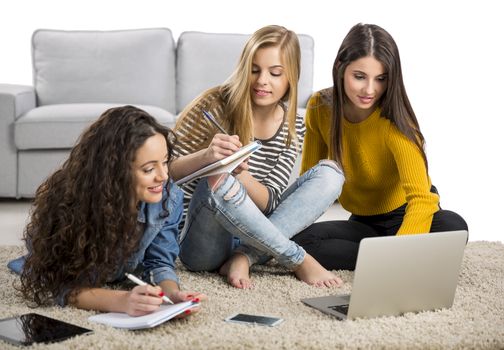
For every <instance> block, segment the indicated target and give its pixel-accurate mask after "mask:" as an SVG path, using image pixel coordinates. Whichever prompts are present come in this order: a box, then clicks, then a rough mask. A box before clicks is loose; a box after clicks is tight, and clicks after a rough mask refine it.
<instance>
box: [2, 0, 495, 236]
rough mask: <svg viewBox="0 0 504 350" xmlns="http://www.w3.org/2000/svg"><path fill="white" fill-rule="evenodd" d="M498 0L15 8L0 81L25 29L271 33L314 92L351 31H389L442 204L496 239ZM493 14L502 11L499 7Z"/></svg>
mask: <svg viewBox="0 0 504 350" xmlns="http://www.w3.org/2000/svg"><path fill="white" fill-rule="evenodd" d="M498 3H499V1H491V0H488V1H487V0H479V1H464V0H461V1H442V0H439V1H425V0H424V1H416V2H415V3H413V2H411V1H387V0H380V1H377V0H360V1H350V0H347V1H331V0H323V1H322V0H311V1H310V0H304V1H299V0H278V1H275V0H269V1H249V2H245V1H242V0H229V1H224V0H214V1H209V0H194V1H191V0H178V1H172V0H165V1H149V0H144V1H140V0H136V1H131V0H122V1H106V0H70V1H69V0H65V1H63V0H44V1H26V0H15V1H12V0H11V1H7V2H4V3H3V4H2V6H1V12H0V50H1V51H0V83H10V84H26V85H31V61H30V38H31V34H32V32H33V31H34V30H35V29H38V28H49V29H65V30H75V29H92V30H109V29H132V28H149V27H167V28H170V29H171V30H172V32H173V34H174V37H175V39H177V37H178V36H179V34H180V33H181V32H183V31H192V30H195V31H207V32H226V33H228V32H236V33H252V32H253V31H255V30H256V29H258V28H260V27H262V26H264V25H268V24H280V25H284V26H286V27H287V28H289V29H292V30H294V31H296V32H297V33H305V34H309V35H311V36H313V37H314V39H315V67H314V74H315V79H314V89H316V90H318V89H321V88H324V87H327V86H330V85H331V84H332V81H331V69H332V62H333V60H334V57H335V55H336V52H337V50H338V48H339V45H340V44H341V41H342V39H343V37H344V36H345V35H346V33H347V32H348V30H349V29H350V28H351V27H352V26H353V25H354V24H356V23H359V22H363V23H374V24H378V25H380V26H382V27H383V28H385V29H386V30H387V31H389V32H390V33H391V34H392V36H393V37H394V38H395V40H396V42H397V44H398V46H399V50H400V53H401V60H402V66H403V74H404V79H405V84H406V89H407V92H408V95H409V98H410V100H411V102H412V105H413V108H414V110H415V112H416V115H417V118H418V119H419V122H420V126H421V129H422V131H423V133H424V136H425V138H426V140H427V149H426V150H427V156H428V159H429V169H430V175H431V178H432V181H433V183H434V184H435V185H436V186H437V187H438V189H439V191H440V194H441V205H442V207H443V208H445V209H451V210H454V211H456V212H458V213H460V214H461V215H462V216H463V217H464V218H465V219H466V221H467V222H468V224H469V230H470V240H472V241H474V240H492V241H495V240H499V241H504V239H503V235H502V232H503V227H504V225H503V223H502V221H501V220H502V218H503V217H504V212H503V209H504V205H503V204H502V199H503V198H504V190H503V180H504V179H503V176H502V172H501V164H500V163H501V161H502V153H503V150H504V141H503V138H504V137H503V133H502V129H501V128H502V117H503V115H504V113H503V109H502V104H503V102H504V98H503V97H504V91H503V88H504V73H503V69H504V53H503V51H504V50H503V48H504V29H503V16H502V15H503V14H504V11H501V10H499V9H498V5H497V4H498ZM499 6H502V5H499Z"/></svg>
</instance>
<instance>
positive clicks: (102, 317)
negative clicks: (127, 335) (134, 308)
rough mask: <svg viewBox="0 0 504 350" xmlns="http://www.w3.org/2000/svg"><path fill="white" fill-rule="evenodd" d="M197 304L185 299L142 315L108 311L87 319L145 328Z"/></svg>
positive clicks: (116, 326)
mask: <svg viewBox="0 0 504 350" xmlns="http://www.w3.org/2000/svg"><path fill="white" fill-rule="evenodd" d="M198 305H199V303H196V302H193V301H185V302H182V303H177V304H174V305H161V306H160V307H159V310H158V311H155V312H153V313H151V314H148V315H144V316H129V315H128V314H126V313H120V312H109V313H104V314H97V315H94V316H91V317H89V318H88V320H89V321H92V322H97V323H102V324H105V325H107V326H112V327H115V328H124V329H132V330H134V329H145V328H152V327H156V326H158V325H160V324H161V323H163V322H166V321H168V320H171V319H172V318H174V317H175V316H177V315H179V314H181V313H183V312H184V311H185V310H188V309H192V308H193V307H196V306H198Z"/></svg>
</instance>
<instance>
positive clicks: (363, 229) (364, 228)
mask: <svg viewBox="0 0 504 350" xmlns="http://www.w3.org/2000/svg"><path fill="white" fill-rule="evenodd" d="M405 209H406V204H405V205H403V206H401V207H399V208H397V209H395V210H393V211H391V212H390V213H386V214H381V215H372V216H358V215H351V216H350V218H349V219H348V220H346V221H323V222H317V223H314V224H313V225H311V226H309V227H307V228H306V229H305V230H304V231H301V232H300V233H298V234H297V235H296V236H294V237H293V238H292V240H293V241H294V242H296V243H297V244H299V245H300V246H302V247H303V248H304V249H305V250H306V252H307V253H308V254H310V255H312V256H313V257H314V258H315V259H317V261H318V262H319V263H320V264H322V266H324V267H325V268H326V269H328V270H353V269H355V263H356V260H357V252H358V251H359V243H360V241H361V239H363V238H366V237H378V236H392V235H395V234H396V233H397V231H398V230H399V227H400V226H401V224H402V221H403V218H404V214H405ZM458 230H467V223H466V222H465V220H464V219H463V218H462V217H461V216H460V215H458V214H457V213H454V212H452V211H449V210H442V209H440V210H439V211H437V212H436V213H435V214H434V216H433V219H432V225H431V229H430V232H443V231H458Z"/></svg>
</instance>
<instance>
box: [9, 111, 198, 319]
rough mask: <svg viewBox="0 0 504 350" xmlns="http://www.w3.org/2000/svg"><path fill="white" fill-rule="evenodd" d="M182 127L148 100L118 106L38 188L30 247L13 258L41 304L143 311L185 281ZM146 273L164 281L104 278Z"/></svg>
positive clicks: (176, 296)
mask: <svg viewBox="0 0 504 350" xmlns="http://www.w3.org/2000/svg"><path fill="white" fill-rule="evenodd" d="M172 139H173V133H172V132H171V130H170V129H168V128H166V127H164V126H162V125H160V124H159V123H158V122H156V120H155V119H154V118H153V117H152V116H150V115H149V114H148V113H146V112H145V111H143V110H140V109H138V108H136V107H132V106H124V107H117V108H111V109H109V110H107V111H105V112H104V113H103V114H102V115H101V117H100V118H99V119H98V120H97V121H96V122H95V123H94V124H92V125H91V126H90V127H89V128H88V129H87V130H86V131H85V132H84V133H83V134H82V135H81V137H80V139H79V141H78V143H77V144H76V145H75V146H74V148H73V149H72V151H71V153H70V156H69V158H68V159H67V160H66V162H65V163H64V164H63V166H62V167H61V168H60V169H59V170H57V171H56V172H55V173H54V174H52V175H51V176H50V177H49V178H48V179H47V180H46V181H45V182H44V183H43V184H42V185H41V186H40V187H39V188H38V190H37V192H36V196H35V199H34V203H33V207H32V210H31V219H30V222H29V223H28V225H27V226H26V228H25V231H24V240H25V242H26V246H27V250H28V254H27V255H26V256H25V257H22V258H19V259H16V260H14V261H11V262H10V263H9V267H10V268H11V269H13V270H14V271H16V272H18V273H20V274H21V287H20V290H21V292H22V294H23V296H24V297H25V298H26V299H27V300H29V301H31V302H32V303H33V304H35V305H37V306H39V305H48V304H51V303H53V302H54V301H55V302H56V303H58V304H60V305H62V306H63V305H65V304H71V305H73V306H76V307H78V308H82V309H93V310H99V311H112V312H126V313H128V314H129V315H132V316H138V315H144V314H148V313H151V312H153V311H155V310H156V309H158V307H159V305H160V304H161V303H162V296H163V295H165V294H166V295H167V296H168V297H169V298H170V299H171V300H172V301H174V302H180V301H185V300H191V299H196V298H199V299H202V298H205V296H204V295H203V294H199V293H194V292H184V291H180V290H179V286H178V278H177V275H176V273H175V260H176V258H177V256H178V253H179V245H178V242H177V239H178V233H179V231H178V225H179V222H180V220H181V217H182V210H183V209H182V208H183V207H182V201H183V194H182V192H181V190H180V189H178V187H176V186H175V185H174V184H173V182H172V181H171V180H170V178H169V176H168V163H169V162H170V160H171V158H172ZM127 272H131V273H133V272H135V273H140V272H141V273H142V274H143V279H144V280H146V281H149V282H150V283H151V284H154V285H158V286H151V285H146V286H136V287H135V288H133V289H132V290H130V291H127V290H117V289H108V288H103V285H104V284H106V283H109V282H115V281H120V280H122V279H124V276H125V273H127Z"/></svg>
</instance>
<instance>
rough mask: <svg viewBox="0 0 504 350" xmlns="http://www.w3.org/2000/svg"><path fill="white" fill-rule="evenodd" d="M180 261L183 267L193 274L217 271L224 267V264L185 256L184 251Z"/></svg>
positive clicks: (181, 253)
mask: <svg viewBox="0 0 504 350" xmlns="http://www.w3.org/2000/svg"><path fill="white" fill-rule="evenodd" d="M179 259H180V262H181V263H182V265H183V266H184V267H185V268H186V269H187V270H189V271H191V272H206V271H215V270H217V269H218V268H219V267H220V266H221V265H222V263H221V264H218V263H210V262H207V261H204V259H200V258H196V259H193V258H192V257H191V256H185V255H184V254H183V252H182V251H181V252H180V255H179Z"/></svg>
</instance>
